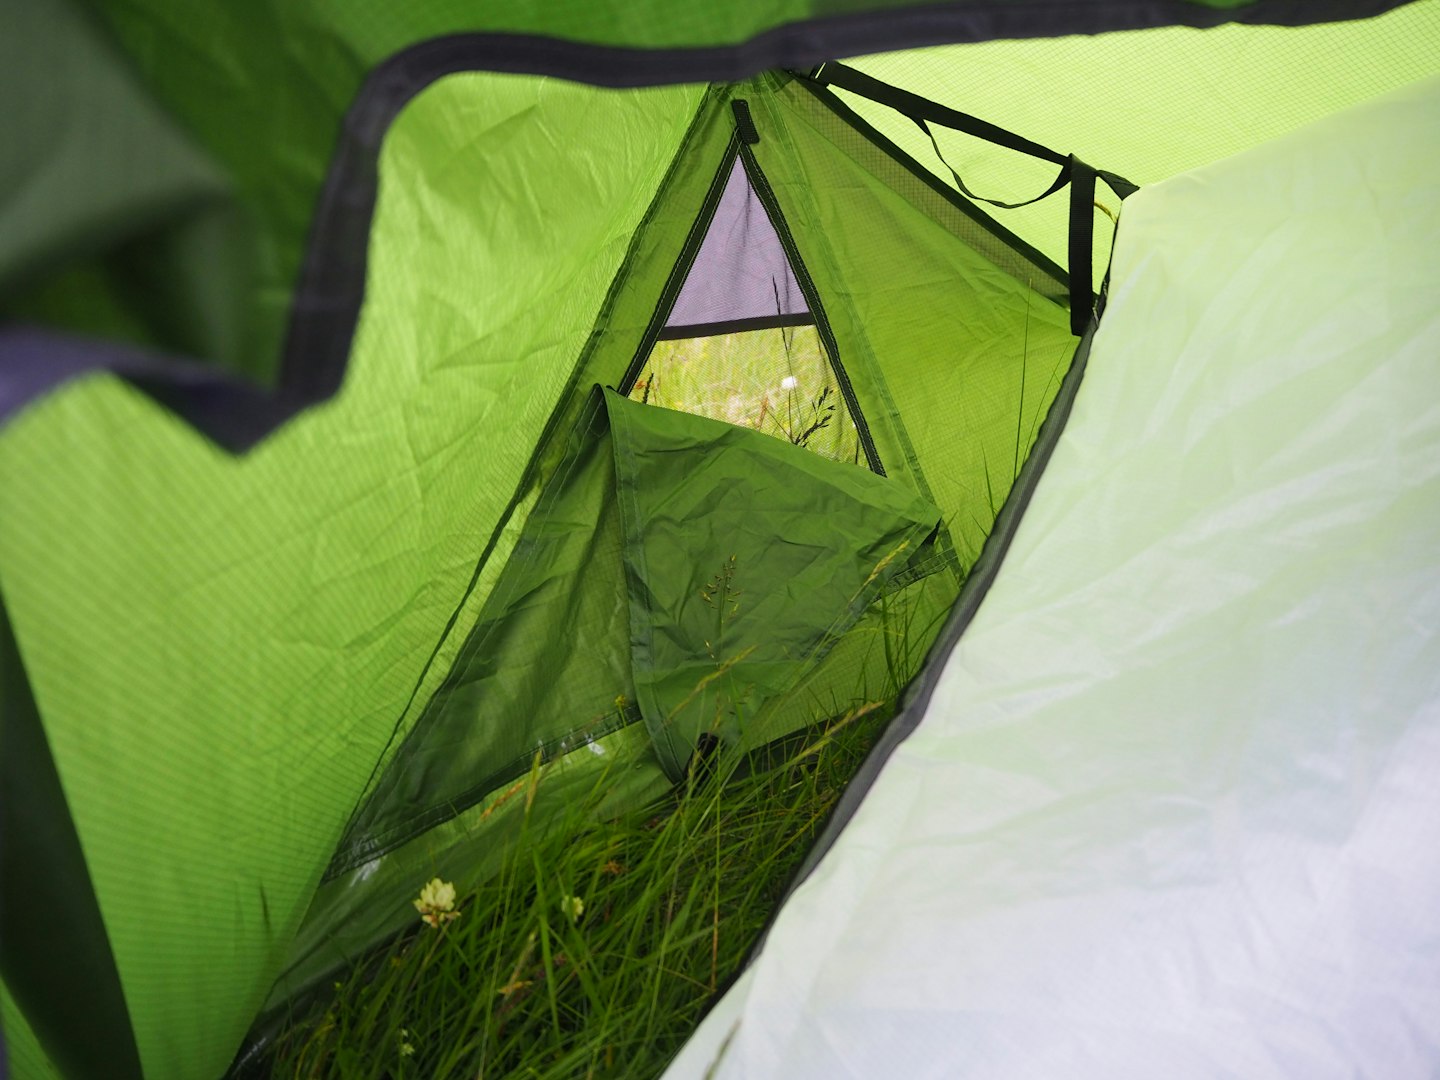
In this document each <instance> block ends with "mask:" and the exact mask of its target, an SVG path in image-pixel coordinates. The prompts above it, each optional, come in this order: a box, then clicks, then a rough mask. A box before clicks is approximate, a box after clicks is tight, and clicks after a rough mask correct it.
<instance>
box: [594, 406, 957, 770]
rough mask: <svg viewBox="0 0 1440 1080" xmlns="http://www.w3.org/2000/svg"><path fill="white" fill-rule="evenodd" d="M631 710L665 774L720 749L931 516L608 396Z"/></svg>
mask: <svg viewBox="0 0 1440 1080" xmlns="http://www.w3.org/2000/svg"><path fill="white" fill-rule="evenodd" d="M606 406H607V409H608V412H609V415H610V425H611V442H612V446H613V448H614V453H615V474H616V489H617V498H618V501H619V504H620V516H621V523H622V529H623V532H624V558H625V574H626V589H627V594H628V598H629V604H630V650H631V664H632V674H633V676H634V685H635V692H636V699H637V703H638V704H639V706H640V712H641V714H642V715H643V716H644V718H645V722H646V724H647V725H648V726H649V728H650V730H651V733H652V735H653V736H654V739H655V745H656V748H657V750H658V752H659V754H660V757H661V760H662V762H663V763H664V765H665V767H666V769H667V770H669V771H670V772H671V773H672V774H674V775H676V776H677V777H678V776H680V775H682V774H683V772H684V769H685V767H686V763H687V761H688V760H689V758H690V755H691V752H692V751H693V749H694V747H695V745H696V743H697V741H698V739H699V738H700V736H701V735H703V734H705V733H706V732H711V733H714V734H716V735H717V736H719V737H721V738H722V739H723V738H725V737H726V736H727V735H729V736H733V735H734V734H735V733H736V732H737V731H738V729H739V727H740V726H741V725H743V724H744V722H745V720H746V719H747V717H750V716H753V715H754V714H755V712H756V710H757V709H758V708H759V707H760V706H761V705H762V704H763V703H764V702H765V701H766V700H767V699H769V698H771V697H773V696H774V695H776V694H779V693H781V692H783V691H784V690H786V689H787V688H788V687H789V686H790V685H791V684H793V683H794V681H795V680H796V679H797V678H798V677H799V676H800V675H801V674H803V672H804V670H805V669H806V667H807V666H808V665H809V664H812V663H814V662H815V661H816V660H818V659H819V658H820V657H821V656H823V655H824V653H825V652H826V651H827V650H828V649H829V647H830V646H831V645H832V644H834V642H835V641H836V639H838V638H839V637H840V635H842V634H843V633H845V631H846V630H847V629H849V628H850V626H852V625H853V624H854V622H855V620H856V619H857V618H858V617H859V616H860V614H861V613H862V612H863V611H864V610H865V608H866V607H868V606H869V605H870V603H871V602H872V601H874V600H875V598H876V597H877V596H878V595H879V594H880V592H881V591H882V590H883V589H884V588H885V587H886V585H887V584H889V582H890V581H891V580H892V579H893V578H894V577H895V575H896V574H898V573H899V572H901V571H902V570H904V569H905V568H906V567H907V566H909V565H911V564H912V563H913V562H914V561H915V560H916V557H917V556H918V555H920V554H921V553H922V552H923V550H924V549H925V548H926V546H927V544H926V541H927V540H928V539H929V538H930V536H931V534H933V533H934V532H935V529H936V527H937V526H938V525H939V522H940V511H939V510H937V509H936V508H935V507H934V506H933V505H931V504H930V503H929V502H927V501H926V500H924V499H922V498H921V497H919V496H918V495H916V494H915V493H914V492H912V491H910V490H908V489H906V488H905V487H904V486H902V485H901V484H898V483H896V482H895V481H893V480H889V479H886V478H885V477H881V476H877V475H875V474H874V473H872V472H870V471H868V470H866V469H862V468H857V467H855V466H854V465H848V464H841V463H837V462H834V461H830V460H828V459H826V458H823V457H821V456H820V455H818V454H814V453H810V452H809V451H807V450H804V449H802V448H800V447H797V446H793V445H791V444H790V443H787V442H785V441H784V440H781V439H775V438H772V437H770V436H769V435H765V434H762V433H760V432H757V431H751V430H749V429H747V428H740V427H734V426H731V425H729V424H724V423H721V422H719V421H716V420H710V419H707V418H705V417H700V416H693V415H690V414H688V413H682V412H675V411H672V410H670V409H662V408H657V407H656V406H653V405H642V404H639V403H637V402H633V401H629V400H627V399H626V398H623V397H621V396H620V395H619V394H617V393H615V392H614V391H606Z"/></svg>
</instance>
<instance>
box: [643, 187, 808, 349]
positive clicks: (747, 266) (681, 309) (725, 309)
mask: <svg viewBox="0 0 1440 1080" xmlns="http://www.w3.org/2000/svg"><path fill="white" fill-rule="evenodd" d="M809 310H810V308H809V306H808V305H807V304H806V303H805V297H804V295H803V294H802V293H801V292H800V286H799V283H798V282H796V280H795V274H794V273H793V272H792V271H791V269H790V262H789V260H788V259H786V258H785V249H784V248H782V247H781V246H780V238H779V237H778V236H777V235H776V234H775V226H774V225H772V224H771V223H770V218H769V216H768V215H767V214H766V213H765V207H764V206H762V205H761V203H760V200H759V198H757V197H756V195H755V191H754V189H753V188H752V187H751V186H750V180H749V178H748V177H747V176H746V175H745V167H744V165H743V164H742V163H741V161H740V160H739V159H738V158H737V159H736V161H735V167H734V169H733V170H732V171H731V173H730V179H729V180H728V181H726V183H725V190H724V192H723V193H722V194H721V196H720V202H719V205H717V206H716V208H715V217H714V218H713V219H712V220H711V222H710V229H709V231H708V232H707V233H706V234H705V239H704V241H702V242H701V244H700V250H699V252H698V253H697V254H696V256H695V262H694V264H693V265H692V266H691V267H690V273H689V274H688V275H686V277H685V284H684V285H682V286H681V287H680V295H679V296H677V297H676V298H675V306H674V307H672V308H671V309H670V317H669V318H668V319H667V320H666V322H665V325H666V326H667V327H674V326H699V325H703V324H705V323H723V322H731V321H733V320H736V319H763V318H775V317H776V316H786V315H789V316H797V315H800V316H803V315H806V314H808V313H809Z"/></svg>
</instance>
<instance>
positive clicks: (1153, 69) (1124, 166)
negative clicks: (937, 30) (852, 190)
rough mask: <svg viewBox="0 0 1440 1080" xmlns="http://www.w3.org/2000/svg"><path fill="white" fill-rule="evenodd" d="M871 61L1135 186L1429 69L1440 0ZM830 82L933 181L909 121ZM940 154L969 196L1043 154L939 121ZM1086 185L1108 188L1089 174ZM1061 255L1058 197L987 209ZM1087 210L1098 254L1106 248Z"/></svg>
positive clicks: (1434, 57)
mask: <svg viewBox="0 0 1440 1080" xmlns="http://www.w3.org/2000/svg"><path fill="white" fill-rule="evenodd" d="M847 63H850V64H851V65H852V66H854V67H857V68H859V69H861V70H862V71H864V72H866V73H867V74H869V75H873V76H874V77H875V78H877V79H881V80H883V81H885V82H889V83H893V84H894V85H896V86H900V87H903V88H905V89H906V90H910V91H912V92H914V93H917V94H920V95H921V96H923V97H928V98H931V99H933V100H935V101H939V102H941V103H942V104H945V105H949V106H950V107H951V108H954V109H959V110H961V111H962V112H968V113H971V114H972V115H974V116H978V117H980V118H982V119H984V120H988V121H990V122H991V123H993V124H999V125H1000V126H1001V127H1004V128H1007V129H1009V130H1011V131H1014V132H1016V133H1018V134H1020V135H1023V136H1025V137H1026V138H1028V139H1033V140H1034V141H1035V142H1038V143H1041V144H1042V145H1044V146H1048V147H1050V148H1051V149H1053V150H1056V151H1059V152H1060V153H1066V154H1068V153H1073V154H1077V155H1079V156H1080V157H1081V158H1083V159H1084V160H1085V161H1088V162H1089V163H1090V164H1091V165H1094V166H1096V167H1097V168H1102V169H1109V170H1111V171H1113V172H1117V173H1119V174H1120V175H1121V176H1124V177H1126V178H1127V179H1129V180H1132V181H1134V182H1135V183H1137V184H1150V183H1154V182H1155V181H1157V180H1163V179H1165V178H1166V177H1167V176H1174V175H1176V174H1178V173H1181V172H1185V171H1187V170H1189V169H1195V168H1198V167H1199V166H1201V165H1205V164H1207V163H1209V162H1212V161H1218V160H1220V159H1221V158H1224V157H1228V156H1229V155H1231V154H1235V153H1238V152H1239V151H1241V150H1244V149H1246V148H1248V147H1251V146H1257V145H1259V144H1260V143H1262V142H1265V141H1267V140H1269V139H1273V138H1275V137H1276V136H1279V135H1282V134H1284V133H1285V132H1287V131H1292V130H1294V129H1295V128H1297V127H1300V126H1302V125H1304V124H1307V123H1310V122H1312V121H1314V120H1317V119H1319V118H1320V117H1322V116H1325V115H1327V114H1329V113H1332V112H1335V111H1337V110H1340V109H1345V108H1348V107H1349V106H1351V105H1355V104H1357V103H1359V102H1362V101H1366V100H1369V99H1370V98H1373V97H1376V96H1378V95H1381V94H1384V93H1386V92H1387V91H1390V90H1393V89H1395V88H1397V87H1400V86H1404V85H1405V84H1406V83H1409V82H1413V81H1414V80H1416V79H1420V78H1423V77H1425V76H1427V75H1432V74H1436V73H1440V0H1418V2H1416V3H1412V4H1408V5H1406V6H1404V7H1401V8H1398V9H1396V10H1394V11H1392V12H1389V13H1388V14H1386V15H1382V16H1379V17H1378V18H1373V19H1366V20H1361V21H1356V22H1345V23H1326V24H1322V25H1318V26H1308V27H1303V28H1294V27H1273V26H1236V25H1230V26H1221V27H1216V28H1215V29H1212V30H1191V29H1187V28H1182V27H1166V28H1163V29H1158V30H1135V31H1128V32H1124V33H1111V34H1102V35H1100V36H1098V37H1068V38H1054V39H1047V40H1036V41H994V42H986V43H984V44H979V45H955V46H941V47H938V48H933V49H914V50H907V51H905V52H896V53H888V54H885V55H880V56H869V57H862V58H860V59H857V60H853V61H847ZM841 96H842V97H843V98H844V99H845V100H846V102H847V103H848V104H850V105H852V106H853V107H854V108H855V109H856V111H858V112H859V113H860V114H861V115H862V116H864V117H865V118H866V119H867V120H869V121H870V122H871V123H872V124H874V125H875V126H876V127H878V128H879V129H880V130H881V131H882V132H883V133H884V134H885V135H887V136H888V137H890V138H891V139H893V140H895V142H896V143H898V144H899V146H900V147H901V148H902V149H904V150H905V151H906V152H907V153H909V154H911V155H912V156H913V157H914V158H915V159H916V160H917V161H919V162H920V163H921V164H923V165H925V166H926V167H927V168H930V169H932V170H933V171H934V172H935V174H936V175H937V176H940V177H942V178H943V179H944V180H945V182H946V183H953V181H952V180H951V178H950V173H949V171H948V170H947V169H946V168H945V166H944V165H943V164H941V162H940V161H939V159H938V158H937V157H936V156H935V150H934V148H933V147H932V146H931V145H930V140H929V139H927V138H926V137H925V134H924V133H923V132H922V131H920V129H919V128H917V127H916V126H915V124H914V123H912V122H911V121H909V120H907V119H905V118H904V117H902V116H899V115H898V114H896V113H895V112H893V111H891V110H889V109H886V108H883V107H881V106H876V105H872V104H870V103H868V102H866V101H865V100H864V99H861V98H856V97H855V96H854V95H851V94H845V93H843V92H842V94H841ZM936 133H937V138H938V141H939V143H940V147H941V149H942V150H944V152H945V156H946V159H947V160H948V161H949V162H950V164H951V165H952V166H954V167H955V169H956V170H957V171H958V172H959V173H960V175H961V176H962V177H963V178H964V180H965V183H966V184H967V185H968V186H969V187H970V189H971V190H972V191H974V192H976V193H977V194H979V195H983V196H987V197H989V198H994V199H1000V200H1002V201H1005V202H1014V201H1016V200H1019V199H1028V198H1031V197H1033V196H1035V195H1038V194H1040V192H1042V191H1044V190H1045V188H1046V187H1048V186H1049V184H1050V181H1051V180H1052V179H1053V178H1054V176H1055V166H1053V165H1051V164H1049V163H1048V162H1043V161H1037V160H1036V159H1034V158H1029V157H1025V156H1024V155H1021V154H1017V153H1015V152H1014V151H1011V150H1003V149H1001V148H999V147H997V146H993V145H991V144H989V143H986V142H982V141H981V140H979V139H974V138H970V137H968V136H965V135H960V134H956V133H954V132H946V131H943V130H941V129H938V128H937V129H936ZM1096 197H1097V198H1098V199H1099V201H1100V202H1102V203H1104V204H1106V205H1107V206H1108V207H1109V208H1110V209H1111V210H1112V211H1116V210H1118V209H1119V200H1118V199H1116V198H1115V196H1114V195H1113V194H1111V192H1110V190H1109V189H1108V188H1107V187H1105V185H1104V184H1103V183H1102V184H1101V185H1100V186H1099V187H1098V188H1097V191H1096ZM989 212H991V213H993V215H994V216H995V217H996V218H997V219H998V220H999V221H1001V222H1002V223H1004V225H1005V226H1006V227H1007V228H1010V229H1012V230H1014V231H1015V232H1017V233H1019V234H1020V235H1021V236H1022V237H1023V238H1024V239H1026V240H1028V241H1029V242H1030V243H1032V244H1034V245H1035V246H1036V247H1037V248H1039V249H1040V250H1041V251H1043V252H1045V253H1046V254H1047V255H1049V256H1050V257H1051V258H1053V259H1055V260H1056V261H1057V262H1059V263H1060V265H1062V266H1064V265H1066V248H1065V244H1066V227H1065V226H1066V222H1067V221H1068V214H1069V203H1068V200H1067V199H1066V197H1065V195H1064V194H1063V193H1062V194H1060V195H1055V196H1052V197H1051V198H1049V199H1046V200H1045V201H1044V202H1041V203H1037V204H1035V205H1033V206H1027V207H1022V208H1020V209H1017V210H991V211H989ZM1110 233H1111V230H1110V227H1109V222H1108V221H1107V220H1106V219H1105V218H1104V217H1103V216H1102V215H1097V217H1096V230H1095V235H1096V247H1097V249H1098V250H1097V251H1096V268H1097V279H1096V280H1097V281H1098V280H1099V279H1098V274H1099V273H1101V272H1103V270H1104V267H1105V263H1106V261H1107V259H1108V255H1109V242H1108V241H1109V237H1110Z"/></svg>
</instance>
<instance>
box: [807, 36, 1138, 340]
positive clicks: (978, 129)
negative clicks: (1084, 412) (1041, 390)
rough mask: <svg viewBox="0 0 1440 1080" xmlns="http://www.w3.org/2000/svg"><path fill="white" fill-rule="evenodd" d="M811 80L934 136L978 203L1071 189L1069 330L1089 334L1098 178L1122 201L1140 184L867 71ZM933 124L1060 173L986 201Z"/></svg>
mask: <svg viewBox="0 0 1440 1080" xmlns="http://www.w3.org/2000/svg"><path fill="white" fill-rule="evenodd" d="M810 78H812V79H813V80H814V81H816V82H819V83H821V84H822V85H828V86H834V87H838V88H839V89H841V90H848V91H850V92H851V93H852V94H858V95H859V96H861V97H864V98H868V99H869V100H871V101H874V102H876V103H877V104H880V105H885V106H888V107H889V108H892V109H894V110H895V111H896V112H898V113H900V114H901V115H902V116H906V117H908V118H909V119H911V120H913V121H914V122H915V124H916V125H917V126H918V127H919V128H920V130H921V131H923V132H925V135H926V137H927V138H929V140H930V145H931V146H933V147H934V148H935V156H936V157H938V158H939V159H940V163H941V164H942V165H944V166H945V168H946V169H948V170H949V172H950V175H951V177H953V178H954V180H955V186H956V187H957V188H958V189H959V190H960V192H961V194H963V195H965V196H966V197H967V198H969V199H971V200H973V201H975V202H982V203H987V204H989V205H990V206H995V207H999V208H1000V209H1002V210H1013V209H1015V208H1017V207H1020V206H1029V205H1030V204H1031V203H1036V202H1039V201H1040V200H1041V199H1048V198H1049V197H1050V196H1051V195H1054V194H1055V193H1056V192H1057V191H1059V190H1060V189H1062V188H1064V187H1065V186H1066V185H1069V187H1070V233H1069V237H1068V240H1069V275H1070V331H1071V333H1073V334H1075V335H1077V336H1078V335H1080V334H1083V333H1084V332H1085V329H1086V327H1087V326H1089V324H1090V320H1091V318H1092V317H1093V316H1094V314H1095V291H1094V287H1093V270H1094V268H1093V266H1092V263H1093V261H1094V254H1093V253H1094V244H1095V182H1096V180H1097V179H1099V180H1104V181H1105V183H1106V184H1108V185H1109V186H1110V189H1111V190H1112V191H1114V192H1115V194H1116V195H1117V196H1119V197H1120V198H1121V199H1125V198H1126V197H1128V196H1130V195H1132V194H1134V193H1135V192H1136V191H1138V190H1139V188H1137V187H1136V185H1134V184H1132V183H1131V182H1130V181H1129V180H1126V179H1125V178H1124V177H1123V176H1119V175H1117V174H1116V173H1113V172H1107V171H1104V170H1097V169H1095V168H1094V167H1093V166H1091V165H1087V164H1086V163H1085V162H1083V161H1081V160H1080V159H1079V158H1077V157H1076V156H1075V155H1074V154H1070V155H1069V156H1064V155H1061V154H1059V153H1057V152H1056V151H1054V150H1051V149H1050V148H1049V147H1046V146H1041V145H1040V144H1039V143H1036V142H1031V141H1030V140H1029V139H1026V138H1023V137H1022V136H1019V135H1016V134H1015V133H1014V132H1012V131H1006V130H1005V129H1004V128H1001V127H996V126H995V125H994V124H991V123H988V122H986V121H984V120H981V119H979V118H978V117H974V116H970V115H969V114H968V113H962V112H958V111H957V110H955V109H951V108H948V107H947V106H944V105H941V104H940V103H939V102H935V101H930V100H929V99H928V98H923V97H920V96H919V95H918V94H912V93H910V92H909V91H908V90H901V89H900V88H899V87H898V86H891V85H890V84H889V83H883V82H881V81H880V80H879V79H874V78H871V77H870V76H869V75H866V74H865V73H864V72H861V71H856V70H855V69H854V68H851V67H846V66H845V65H844V64H838V63H833V62H832V63H827V64H823V65H821V67H820V68H819V69H817V70H816V72H815V73H814V74H813V75H812V76H810ZM931 124H938V125H940V126H941V127H945V128H949V129H951V130H952V131H959V132H963V133H964V134H966V135H973V136H975V137H976V138H977V139H984V140H985V141H986V142H990V143H994V144H995V145H996V146H1003V147H1005V148H1006V149H1007V150H1014V151H1016V152H1017V153H1021V154H1028V155H1029V156H1030V157H1034V158H1039V159H1040V160H1042V161H1049V162H1053V163H1054V164H1056V165H1059V166H1060V172H1059V173H1058V174H1057V175H1056V177H1055V179H1054V180H1053V181H1051V183H1050V186H1049V187H1048V188H1046V189H1045V190H1044V191H1043V192H1041V193H1040V194H1039V195H1037V196H1035V197H1034V198H1033V199H1025V200H1023V201H1021V202H1002V201H1001V200H999V199H987V198H985V197H984V196H982V195H977V194H975V192H973V191H971V190H970V188H969V186H968V185H967V184H966V183H965V181H964V180H962V179H961V177H960V173H959V172H958V171H957V170H956V169H955V167H954V166H952V165H951V164H950V162H948V161H947V160H945V155H944V154H943V153H941V151H940V143H939V142H938V140H936V138H935V132H934V131H933V130H932V129H931V126H930V125H931Z"/></svg>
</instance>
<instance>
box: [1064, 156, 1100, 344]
mask: <svg viewBox="0 0 1440 1080" xmlns="http://www.w3.org/2000/svg"><path fill="white" fill-rule="evenodd" d="M1094 250H1095V170H1094V169H1093V168H1092V167H1091V166H1089V165H1086V164H1085V162H1083V161H1081V160H1080V159H1079V158H1077V157H1076V156H1075V155H1074V154H1071V155H1070V267H1069V268H1070V333H1072V334H1074V335H1075V336H1076V337H1079V336H1080V335H1081V334H1083V333H1084V332H1085V328H1086V327H1087V326H1089V325H1090V316H1091V315H1093V314H1094V313H1095V290H1094V289H1093V288H1092V287H1091V281H1092V267H1091V263H1092V262H1093V260H1094V255H1093V254H1092V253H1093V252H1094Z"/></svg>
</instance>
